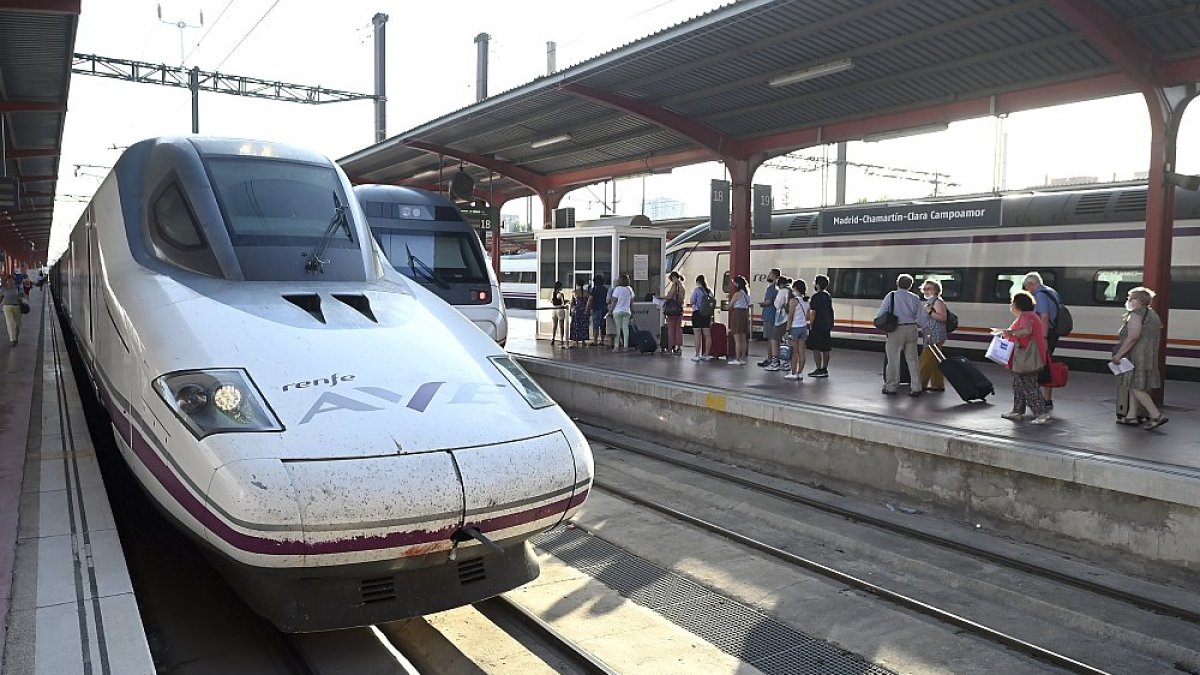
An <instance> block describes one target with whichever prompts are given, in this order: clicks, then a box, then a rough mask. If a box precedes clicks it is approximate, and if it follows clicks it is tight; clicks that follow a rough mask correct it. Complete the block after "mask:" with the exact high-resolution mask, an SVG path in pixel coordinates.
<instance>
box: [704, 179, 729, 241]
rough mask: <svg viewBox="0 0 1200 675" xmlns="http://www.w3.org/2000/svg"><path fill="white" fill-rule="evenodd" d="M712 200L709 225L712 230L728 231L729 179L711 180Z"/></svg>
mask: <svg viewBox="0 0 1200 675" xmlns="http://www.w3.org/2000/svg"><path fill="white" fill-rule="evenodd" d="M711 199H712V202H711V207H712V208H711V212H710V213H709V216H708V218H709V222H710V227H711V228H712V231H713V232H728V231H729V181H727V180H716V179H714V180H713V181H712V198H711Z"/></svg>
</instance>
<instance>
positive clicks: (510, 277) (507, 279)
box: [500, 272, 521, 284]
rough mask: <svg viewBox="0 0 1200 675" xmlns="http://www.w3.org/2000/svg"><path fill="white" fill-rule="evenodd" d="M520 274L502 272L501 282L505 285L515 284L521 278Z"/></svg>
mask: <svg viewBox="0 0 1200 675" xmlns="http://www.w3.org/2000/svg"><path fill="white" fill-rule="evenodd" d="M520 275H521V273H520V272H501V273H500V282H501V283H505V284H515V283H517V282H518V279H519V278H520Z"/></svg>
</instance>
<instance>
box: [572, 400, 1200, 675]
mask: <svg viewBox="0 0 1200 675" xmlns="http://www.w3.org/2000/svg"><path fill="white" fill-rule="evenodd" d="M580 428H581V429H582V430H583V431H584V432H585V434H587V435H588V437H589V439H591V440H592V441H593V442H597V443H600V444H604V445H607V446H609V447H611V448H614V449H617V450H619V451H622V452H629V453H634V454H636V455H638V456H640V457H645V458H648V459H650V460H652V461H653V462H662V463H665V464H668V465H671V466H675V467H680V468H683V469H685V470H687V471H691V472H696V473H699V474H702V475H704V476H706V477H707V478H711V479H714V480H717V481H720V482H722V483H724V484H726V485H730V486H734V487H736V488H737V489H742V490H749V491H752V492H753V493H754V494H757V495H767V496H769V497H771V498H775V499H779V500H783V501H784V502H786V503H788V504H791V505H797V506H801V507H807V508H811V509H817V510H819V511H821V512H822V513H825V514H830V515H833V516H837V517H840V518H844V519H846V520H848V521H851V522H854V523H857V524H860V525H865V526H868V527H871V528H874V529H877V530H880V531H883V532H886V533H888V534H890V535H896V536H898V537H904V538H907V539H910V540H915V541H919V542H922V543H925V544H931V545H933V546H936V547H939V548H942V549H945V550H946V551H951V552H953V553H955V554H961V555H965V556H970V557H972V558H975V559H976V560H977V561H979V562H985V563H988V564H991V565H995V566H1001V567H1004V568H1005V569H1007V570H1011V571H1013V572H1018V573H1021V574H1026V575H1032V576H1035V577H1038V578H1040V579H1044V580H1047V581H1051V582H1054V583H1056V584H1062V585H1066V586H1069V587H1070V588H1071V589H1078V590H1084V591H1087V592H1088V593H1091V594H1095V595H1097V596H1100V597H1102V598H1106V599H1108V600H1112V601H1115V602H1120V603H1124V604H1126V605H1129V606H1131V607H1136V608H1138V609H1139V610H1142V611H1146V612H1153V613H1155V614H1159V615H1162V616H1165V617H1169V618H1171V619H1175V620H1178V621H1183V622H1187V623H1189V624H1200V613H1198V612H1196V611H1195V610H1194V609H1193V608H1192V607H1190V606H1188V605H1186V604H1185V603H1184V602H1183V601H1171V600H1168V599H1165V598H1163V597H1161V596H1162V592H1161V591H1160V592H1158V593H1154V594H1140V593H1137V592H1135V591H1133V590H1130V589H1127V588H1118V587H1116V586H1115V585H1113V584H1108V583H1101V582H1097V581H1094V580H1092V579H1088V578H1085V577H1083V576H1081V575H1078V574H1072V573H1069V572H1064V571H1063V570H1061V569H1052V568H1049V567H1046V566H1043V565H1038V564H1036V563H1033V562H1030V561H1029V560H1023V559H1021V558H1019V557H1017V555H1014V554H1006V553H1003V552H998V551H996V550H991V549H988V548H985V547H982V546H974V545H971V544H969V543H966V542H964V541H960V540H955V539H952V538H950V537H947V536H942V535H939V534H936V533H933V532H930V531H928V530H926V529H921V528H920V527H914V526H908V525H904V524H902V523H897V522H895V520H892V519H888V518H881V517H878V516H876V515H873V514H871V513H868V512H865V511H864V510H861V509H855V508H851V507H848V506H846V505H845V504H844V503H836V502H838V501H842V502H844V501H845V500H836V499H829V500H825V499H821V498H819V497H814V496H806V495H803V494H799V493H797V492H795V491H791V490H788V489H785V488H778V487H771V486H769V485H764V484H763V482H762V481H761V480H758V481H756V480H754V479H753V478H751V477H748V476H747V477H742V476H737V475H732V473H731V472H730V471H729V467H724V469H723V470H722V469H721V468H718V467H715V466H706V465H704V463H703V462H698V461H693V460H688V459H681V458H680V457H678V453H674V454H672V453H670V452H669V451H667V450H665V449H663V448H662V447H661V446H656V444H654V443H650V442H645V441H640V440H637V439H629V438H627V437H623V436H622V435H620V434H618V433H616V432H612V431H609V430H603V429H599V428H595V427H589V426H587V425H583V424H581V425H580ZM596 487H597V488H599V489H601V490H604V491H606V492H609V493H610V494H612V495H614V496H616V497H618V498H620V499H623V500H626V501H629V502H631V503H634V504H636V505H638V506H639V507H642V508H646V509H650V510H653V511H656V512H658V513H661V514H663V515H666V516H668V517H669V518H672V519H676V520H679V521H682V522H685V523H688V524H689V525H691V526H693V527H697V528H700V529H703V530H705V531H707V532H711V533H713V534H716V535H718V536H720V537H723V538H726V539H728V540H731V541H734V542H737V543H738V544H740V545H743V546H747V547H750V548H753V549H754V550H757V551H760V552H762V553H764V554H766V555H769V556H771V557H773V558H776V559H778V560H782V561H785V562H787V563H788V564H790V565H795V566H798V567H801V568H803V569H806V570H808V571H810V572H813V573H816V574H819V575H821V576H824V577H826V578H829V579H833V580H836V581H837V582H839V583H842V584H846V585H848V586H850V587H852V588H856V589H858V590H861V591H863V592H866V593H869V594H871V595H873V596H875V597H877V598H880V599H882V600H884V601H886V602H889V603H892V604H895V605H899V606H902V607H905V608H907V609H908V610H911V611H915V612H919V613H921V614H923V615H926V616H929V617H931V618H934V619H936V620H938V621H940V622H943V623H946V624H948V625H951V626H954V627H955V628H956V629H958V630H960V631H965V632H969V633H971V634H974V635H977V636H979V637H981V638H984V639H986V640H988V641H990V642H993V643H995V644H998V645H1002V646H1004V647H1006V648H1008V649H1012V650H1016V651H1018V652H1020V653H1023V654H1026V655H1028V656H1030V657H1032V658H1034V659H1037V660H1039V661H1042V662H1044V663H1046V664H1050V665H1053V666H1055V667H1058V668H1062V669H1064V670H1067V671H1069V672H1076V673H1104V672H1108V671H1106V670H1105V669H1103V668H1101V667H1097V666H1095V665H1092V664H1089V663H1086V662H1084V661H1083V660H1081V659H1080V658H1075V657H1072V656H1069V655H1067V654H1065V653H1063V651H1062V650H1059V649H1055V648H1049V647H1046V646H1042V645H1039V644H1035V643H1034V642H1033V641H1032V640H1031V639H1023V638H1022V637H1019V636H1017V635H1015V634H1013V632H1012V631H1008V632H1006V631H1003V630H999V629H997V628H993V627H991V626H989V625H986V622H985V621H984V620H974V619H972V618H969V617H968V616H966V615H964V613H963V612H954V611H949V610H947V609H943V608H941V607H939V606H937V603H936V602H932V601H925V600H922V599H920V598H918V597H917V595H916V594H913V593H910V592H901V591H897V590H894V589H893V588H889V587H888V586H889V582H881V581H879V580H878V579H879V578H880V577H886V575H885V574H881V575H875V574H873V573H872V574H871V576H872V580H867V579H865V578H863V576H862V575H861V574H860V575H855V574H849V573H847V572H845V571H843V570H841V569H837V567H836V566H835V565H830V564H827V563H823V562H820V561H818V560H816V559H813V558H809V557H805V556H801V555H797V554H795V553H792V552H790V551H785V550H782V549H781V548H779V547H777V546H774V545H772V544H771V543H767V542H764V541H761V540H758V539H754V538H752V537H749V536H746V535H743V534H741V533H739V532H737V531H734V530H733V529H730V528H729V527H724V526H722V525H720V524H717V523H714V522H710V520H708V519H705V518H700V517H697V516H695V515H692V514H691V513H687V512H685V511H684V510H682V509H679V508H675V507H674V506H672V505H668V504H664V503H661V502H660V501H657V500H655V499H648V498H646V497H644V496H642V495H641V494H636V493H635V492H634V491H631V490H629V489H626V488H624V487H622V486H618V485H615V484H612V483H611V482H609V481H604V480H599V479H598V480H597V481H596ZM1155 595H1158V597H1155ZM1173 666H1174V669H1175V670H1177V671H1180V672H1190V673H1194V672H1196V671H1195V669H1194V665H1193V666H1188V665H1187V664H1185V663H1180V662H1176V663H1174V664H1173Z"/></svg>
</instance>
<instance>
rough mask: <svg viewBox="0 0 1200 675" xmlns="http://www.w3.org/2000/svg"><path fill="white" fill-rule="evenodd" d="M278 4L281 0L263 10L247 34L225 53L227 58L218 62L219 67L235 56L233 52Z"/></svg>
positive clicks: (276, 0)
mask: <svg viewBox="0 0 1200 675" xmlns="http://www.w3.org/2000/svg"><path fill="white" fill-rule="evenodd" d="M278 4H279V0H275V2H273V3H271V6H270V7H268V8H267V11H265V12H263V15H262V16H260V17H258V21H255V22H254V25H253V26H251V27H250V30H248V31H246V34H245V35H243V36H242V39H241V40H238V43H237V44H236V45H234V46H233V49H230V50H229V53H228V54H226V55H225V58H223V59H221V62H220V63H218V64H217V68H220V67H221V66H223V65H225V62H226V61H228V60H229V57H231V56H233V53H234V52H236V51H237V50H238V47H241V46H242V43H243V42H245V41H246V39H247V38H249V37H250V34H251V33H253V32H254V31H255V29H257V28H258V26H259V24H261V23H262V22H263V20H264V19H266V18H267V15H268V14H270V13H271V10H273V9H275V6H276V5H278Z"/></svg>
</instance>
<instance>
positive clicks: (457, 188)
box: [450, 169, 475, 199]
mask: <svg viewBox="0 0 1200 675" xmlns="http://www.w3.org/2000/svg"><path fill="white" fill-rule="evenodd" d="M474 190H475V179H474V178H471V176H469V175H468V174H467V172H466V171H463V170H462V169H459V170H458V173H456V174H454V177H453V178H451V179H450V196H451V197H455V198H457V199H471V198H472V197H474V195H473V192H474Z"/></svg>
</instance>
